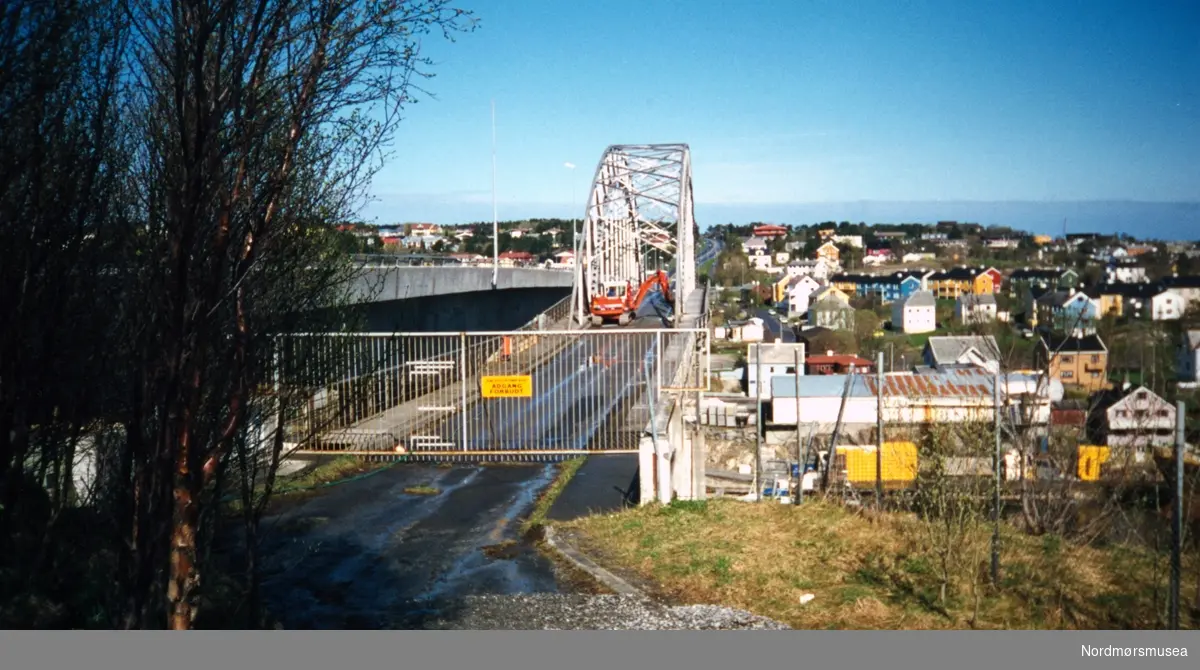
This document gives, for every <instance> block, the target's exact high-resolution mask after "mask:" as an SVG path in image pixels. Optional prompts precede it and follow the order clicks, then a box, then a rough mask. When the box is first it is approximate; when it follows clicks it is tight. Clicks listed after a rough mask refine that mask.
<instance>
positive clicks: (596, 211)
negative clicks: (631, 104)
mask: <svg viewBox="0 0 1200 670" xmlns="http://www.w3.org/2000/svg"><path fill="white" fill-rule="evenodd" d="M694 231H695V217H694V215H693V211H692V164H691V153H690V151H689V149H688V145H686V144H621V145H612V146H610V147H608V148H607V149H605V151H604V155H603V157H601V159H600V163H599V165H597V167H596V174H595V176H594V177H593V178H592V187H591V191H590V194H589V196H588V202H587V211H586V214H585V216H584V219H583V224H582V229H581V230H580V231H578V235H577V237H576V241H577V252H576V259H575V266H576V270H575V283H574V289H573V296H572V304H573V312H574V320H575V323H576V325H578V326H584V325H586V324H588V323H589V320H590V307H589V306H590V305H591V298H592V296H595V295H599V294H601V292H602V290H603V289H602V287H603V286H605V285H606V284H610V283H623V282H626V281H634V282H635V285H636V282H639V281H641V280H642V279H643V278H645V277H646V273H647V272H649V271H651V270H654V269H657V268H656V267H655V263H656V261H657V262H659V263H662V262H664V261H665V262H668V263H670V264H672V265H673V266H674V268H673V269H674V271H673V273H672V275H673V279H674V281H673V284H674V294H675V304H676V314H677V315H678V313H679V312H680V311H681V310H682V309H683V306H684V305H685V304H687V299H688V297H689V296H690V295H691V294H692V292H693V291H694V290H695V288H696V263H695V253H696V252H695V248H696V247H695V232H694Z"/></svg>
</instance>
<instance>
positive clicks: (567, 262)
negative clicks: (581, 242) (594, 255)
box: [551, 251, 575, 268]
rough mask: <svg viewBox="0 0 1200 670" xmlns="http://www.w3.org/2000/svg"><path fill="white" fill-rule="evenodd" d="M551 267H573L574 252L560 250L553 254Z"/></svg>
mask: <svg viewBox="0 0 1200 670" xmlns="http://www.w3.org/2000/svg"><path fill="white" fill-rule="evenodd" d="M551 267H555V268H573V267H575V252H574V251H560V252H558V253H556V254H554V262H553V263H552V264H551Z"/></svg>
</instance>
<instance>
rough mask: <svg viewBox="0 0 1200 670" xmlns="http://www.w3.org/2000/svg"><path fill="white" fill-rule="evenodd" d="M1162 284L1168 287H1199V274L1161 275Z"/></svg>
mask: <svg viewBox="0 0 1200 670" xmlns="http://www.w3.org/2000/svg"><path fill="white" fill-rule="evenodd" d="M1162 284H1163V286H1167V287H1169V288H1200V276H1197V275H1174V276H1171V277H1163V280H1162Z"/></svg>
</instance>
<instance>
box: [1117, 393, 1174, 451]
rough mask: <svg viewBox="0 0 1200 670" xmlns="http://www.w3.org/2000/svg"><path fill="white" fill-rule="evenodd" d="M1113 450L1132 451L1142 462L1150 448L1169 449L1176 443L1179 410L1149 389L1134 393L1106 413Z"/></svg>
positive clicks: (1119, 401)
mask: <svg viewBox="0 0 1200 670" xmlns="http://www.w3.org/2000/svg"><path fill="white" fill-rule="evenodd" d="M1104 415H1105V419H1106V422H1105V423H1106V425H1107V431H1106V438H1105V441H1106V443H1107V444H1108V446H1109V447H1110V448H1113V449H1118V448H1123V449H1131V450H1132V452H1127V453H1132V455H1133V457H1134V459H1135V460H1138V461H1140V460H1142V458H1144V456H1145V452H1146V449H1147V448H1148V447H1158V446H1167V445H1170V444H1173V443H1174V440H1175V437H1174V436H1175V407H1174V406H1173V405H1171V403H1169V402H1167V401H1166V400H1163V399H1162V398H1161V397H1159V395H1158V394H1156V393H1154V392H1153V391H1151V390H1150V389H1147V388H1138V389H1137V390H1135V391H1131V392H1130V393H1128V394H1127V395H1126V396H1125V397H1124V398H1121V399H1120V400H1118V401H1117V402H1115V403H1113V404H1112V405H1111V406H1109V408H1108V409H1107V410H1105V412H1104Z"/></svg>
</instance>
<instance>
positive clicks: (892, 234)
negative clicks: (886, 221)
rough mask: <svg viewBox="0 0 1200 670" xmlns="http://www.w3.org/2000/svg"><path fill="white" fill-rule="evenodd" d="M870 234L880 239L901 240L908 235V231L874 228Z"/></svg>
mask: <svg viewBox="0 0 1200 670" xmlns="http://www.w3.org/2000/svg"><path fill="white" fill-rule="evenodd" d="M872 234H874V235H875V237H876V238H878V239H881V240H902V239H904V238H906V237H908V233H906V232H904V231H903V230H874V231H872Z"/></svg>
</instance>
